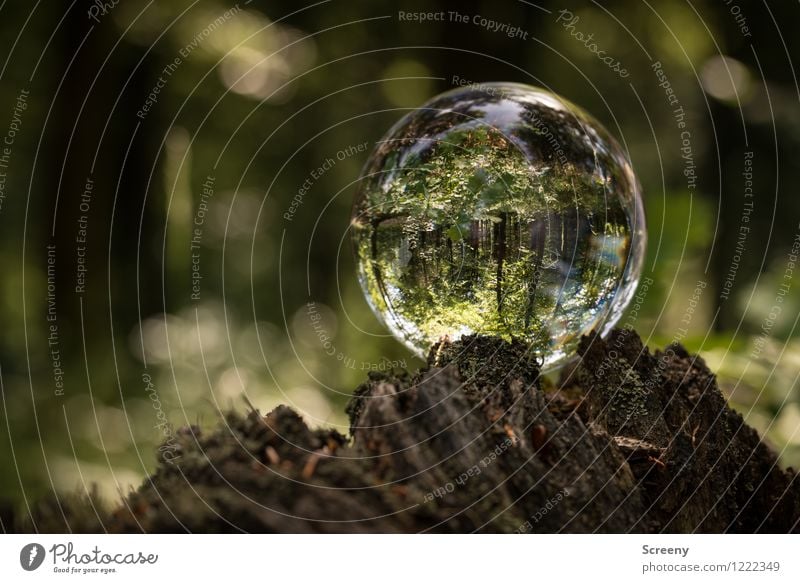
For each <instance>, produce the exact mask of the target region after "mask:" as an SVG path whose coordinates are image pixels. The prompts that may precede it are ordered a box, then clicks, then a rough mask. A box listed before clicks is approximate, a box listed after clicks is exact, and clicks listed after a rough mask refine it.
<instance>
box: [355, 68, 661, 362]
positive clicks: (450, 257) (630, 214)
mask: <svg viewBox="0 0 800 583" xmlns="http://www.w3.org/2000/svg"><path fill="white" fill-rule="evenodd" d="M351 226H352V229H353V230H352V236H353V241H354V246H355V253H356V257H357V262H358V273H359V281H360V283H361V286H362V288H363V290H364V293H365V294H366V298H367V301H368V302H369V304H370V306H371V307H372V309H373V310H374V311H375V313H376V314H377V316H378V317H379V318H380V319H381V320H382V321H383V322H384V324H385V325H386V326H387V327H388V328H389V329H390V330H391V331H392V333H393V334H394V335H395V336H396V337H397V338H398V339H399V340H401V341H402V342H404V343H405V344H406V345H407V346H408V347H409V348H410V349H411V350H413V351H414V352H416V353H417V354H418V355H420V356H423V355H424V354H426V353H427V351H428V350H429V349H430V347H431V345H432V344H434V343H435V342H437V341H439V340H440V339H443V338H449V339H450V340H456V339H458V338H460V337H461V336H464V335H468V334H481V335H489V336H499V337H502V338H504V339H506V340H511V339H519V340H522V341H525V342H527V343H529V345H530V346H531V349H532V351H533V352H534V353H536V354H537V355H538V357H539V358H540V361H541V362H543V368H544V369H548V368H552V367H554V366H555V365H557V364H558V363H560V362H562V361H563V360H564V359H565V358H568V357H570V356H572V355H573V354H574V353H575V350H576V348H577V345H578V342H579V340H580V338H581V336H582V335H584V334H586V333H588V332H590V331H592V330H597V331H599V332H600V333H601V334H604V333H606V332H608V331H609V330H610V329H611V328H612V326H613V325H614V323H615V322H616V321H617V320H618V319H619V317H620V316H621V314H622V311H623V310H624V309H625V306H626V305H627V304H628V302H629V301H630V300H631V298H632V296H633V293H634V291H635V288H636V284H637V281H638V278H639V274H640V272H641V267H642V259H643V256H644V247H645V238H646V234H645V224H644V212H643V209H642V201H641V194H640V187H639V186H638V181H637V179H636V177H635V176H634V173H633V170H632V168H631V164H630V161H629V160H628V158H627V156H626V155H625V153H624V152H623V151H622V149H621V148H620V146H619V145H618V144H617V142H616V141H615V140H614V139H613V138H612V137H611V136H610V135H609V134H608V132H607V131H606V130H605V129H604V128H603V127H602V126H601V125H600V124H599V123H598V122H597V121H596V120H594V119H593V118H592V117H590V116H589V115H588V114H587V113H585V112H584V111H583V110H581V109H580V108H578V107H577V106H575V105H573V104H571V103H569V102H568V101H566V100H564V99H562V98H561V97H559V96H557V95H555V94H553V93H550V92H549V91H545V90H543V89H540V88H536V87H530V86H527V85H521V84H516V83H484V84H480V85H476V86H469V87H464V88H460V89H455V90H453V91H448V92H447V93H443V94H441V95H439V96H437V97H434V98H433V99H431V100H430V101H429V102H427V103H426V104H425V105H423V106H422V107H420V108H418V109H415V110H414V111H412V112H410V113H409V114H407V115H406V116H405V117H403V118H402V119H401V120H400V121H399V122H397V123H396V124H395V125H394V127H392V128H391V129H390V130H389V132H388V133H387V134H386V136H385V137H384V138H383V139H382V140H381V141H380V142H378V145H377V147H376V148H375V150H374V152H372V154H371V156H370V158H369V160H368V161H367V163H366V165H365V167H364V170H363V173H362V177H361V181H360V184H359V191H358V193H357V195H356V199H355V203H354V205H353V216H352V223H351Z"/></svg>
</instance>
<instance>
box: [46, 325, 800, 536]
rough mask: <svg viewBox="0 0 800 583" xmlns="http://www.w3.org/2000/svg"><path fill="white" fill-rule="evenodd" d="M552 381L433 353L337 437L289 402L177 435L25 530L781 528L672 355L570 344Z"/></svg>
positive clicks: (702, 394)
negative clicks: (153, 462)
mask: <svg viewBox="0 0 800 583" xmlns="http://www.w3.org/2000/svg"><path fill="white" fill-rule="evenodd" d="M580 353H581V355H582V358H581V359H579V360H578V361H576V363H575V364H574V365H572V366H571V367H569V368H568V369H567V370H565V371H563V373H562V376H561V382H560V383H559V386H551V385H552V383H549V384H548V383H547V382H546V379H541V378H540V377H539V374H538V370H537V366H536V363H535V362H532V361H531V359H530V357H529V355H528V354H527V352H526V349H525V347H524V346H523V345H521V344H514V343H512V344H509V343H504V342H502V341H499V340H495V339H489V338H481V337H472V338H467V339H465V340H463V341H460V342H456V343H454V344H446V345H438V346H436V347H434V348H433V349H432V351H431V356H430V358H429V365H428V367H427V368H426V369H424V370H422V371H420V372H418V373H417V374H414V375H408V374H400V375H396V376H393V375H384V374H372V375H370V377H369V380H368V381H367V382H366V383H365V384H363V385H362V386H360V387H359V388H358V390H357V391H356V393H355V395H354V397H353V399H352V401H351V402H350V404H349V406H348V413H349V415H350V420H351V435H350V436H349V437H346V436H344V435H341V434H339V433H337V432H335V431H327V430H314V431H312V430H309V429H308V427H307V426H306V425H305V424H304V422H303V421H302V420H301V418H300V417H299V416H298V415H297V414H296V413H295V412H294V411H292V410H291V409H289V408H287V407H278V408H277V409H275V410H274V411H272V412H271V413H269V414H268V415H267V416H266V417H262V416H261V415H259V414H257V413H255V412H253V413H251V414H250V415H249V416H245V417H243V416H241V415H237V414H231V415H229V416H228V417H227V420H226V421H227V423H226V424H224V425H222V426H221V427H220V428H218V429H217V430H216V431H214V432H213V433H211V434H208V435H206V434H203V433H201V432H200V431H199V430H197V429H195V428H185V429H183V430H181V431H179V432H178V441H179V445H180V451H179V454H180V458H179V459H178V461H177V462H175V463H166V462H162V463H160V464H159V466H158V469H157V471H156V472H155V474H154V475H153V476H151V477H150V478H148V479H147V480H146V481H145V482H144V483H143V484H142V485H141V487H140V488H139V489H138V490H137V491H136V492H133V493H131V494H130V495H128V496H127V497H126V498H125V500H124V504H122V505H121V506H120V507H119V508H117V509H116V510H115V511H113V512H111V513H107V514H104V513H102V512H100V511H99V509H97V508H96V505H94V506H93V505H92V504H91V503H92V502H93V501H91V500H86V499H84V500H82V501H75V500H73V501H71V502H69V503H64V502H63V501H62V503H61V504H60V505H57V504H56V503H55V502H52V501H51V503H49V504H43V505H42V506H40V508H39V510H38V511H37V513H36V515H35V516H34V521H35V522H36V523H37V524H36V526H35V528H37V529H39V530H59V531H61V530H65V528H66V527H65V524H64V519H63V518H62V516H63V515H66V517H67V521H69V522H70V528H71V529H72V530H73V531H102V530H104V529H105V530H108V531H110V532H140V531H147V532H185V531H191V532H218V531H234V532H236V531H246V532H265V531H266V532H420V531H426V532H473V531H479V532H791V531H795V532H796V531H798V520H800V483H798V481H797V480H796V479H795V477H796V474H795V472H794V471H793V470H783V469H781V468H780V467H779V466H778V464H777V460H776V456H775V455H774V454H773V453H772V452H771V451H770V450H769V448H768V447H767V446H765V445H764V444H763V443H762V442H761V440H760V438H759V436H758V434H757V433H756V432H755V431H754V430H753V429H752V428H750V427H748V426H747V425H745V424H744V422H743V420H742V417H741V416H740V415H739V414H738V413H736V412H734V411H732V410H731V409H730V408H729V407H728V406H727V404H726V402H725V399H724V397H723V395H722V394H721V392H720V390H719V388H718V387H717V384H716V380H715V377H714V375H713V374H712V373H711V372H710V371H709V370H708V368H707V367H706V365H705V364H704V362H703V361H702V360H701V359H700V358H699V357H695V356H691V355H689V354H688V353H687V352H686V350H684V349H683V348H682V347H681V346H680V345H671V346H669V347H668V348H667V349H666V350H665V351H663V352H656V353H655V354H651V353H650V352H649V351H648V350H647V349H646V348H644V347H643V346H642V343H641V340H640V339H639V337H638V336H637V335H636V334H635V333H633V332H628V331H623V330H616V331H614V332H612V334H611V335H610V336H609V337H608V339H606V340H602V339H600V338H599V337H586V338H584V339H583V341H582V344H581V347H580Z"/></svg>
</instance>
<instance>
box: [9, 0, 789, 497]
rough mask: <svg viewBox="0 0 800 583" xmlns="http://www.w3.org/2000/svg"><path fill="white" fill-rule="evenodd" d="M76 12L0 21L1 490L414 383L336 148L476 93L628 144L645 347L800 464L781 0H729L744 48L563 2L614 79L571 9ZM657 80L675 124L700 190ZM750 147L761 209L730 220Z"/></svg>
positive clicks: (336, 411) (99, 477)
mask: <svg viewBox="0 0 800 583" xmlns="http://www.w3.org/2000/svg"><path fill="white" fill-rule="evenodd" d="M91 4H92V3H89V2H85V3H77V4H73V5H72V6H73V8H72V9H71V10H69V11H66V10H67V8H66V5H62V4H56V3H47V4H45V3H39V4H36V5H33V4H30V3H26V2H21V1H20V0H17V1H12V2H9V3H5V4H4V8H3V16H4V18H1V19H0V30H2V33H3V34H2V39H3V40H2V41H0V42H2V44H3V49H4V50H3V54H5V55H6V57H7V58H6V60H5V66H4V68H3V69H2V75H3V77H2V85H0V138H1V137H3V136H4V135H5V134H6V130H7V128H8V127H9V124H11V123H12V121H13V119H14V115H15V111H18V110H19V107H16V106H17V105H18V104H19V99H20V94H21V92H22V91H27V92H29V95H28V97H27V100H26V107H25V109H24V110H23V111H22V112H21V116H18V117H20V118H21V125H20V124H18V125H19V131H17V132H16V134H15V137H14V140H13V148H12V152H11V155H10V160H9V163H8V165H7V168H3V172H4V176H3V178H4V179H5V182H4V189H3V191H2V192H3V193H4V198H3V201H2V207H0V225H2V228H1V229H0V241H2V246H0V265H2V266H3V268H4V271H3V277H2V279H1V280H0V302H1V304H0V310H1V311H0V314H2V315H1V316H0V318H2V323H3V326H2V332H0V367H2V420H3V425H5V426H6V428H5V430H3V431H0V452H2V454H1V455H0V463H1V464H2V471H0V493H1V494H2V498H3V499H5V500H8V501H9V502H11V503H13V504H19V503H20V501H22V500H23V499H26V500H31V499H33V498H35V497H38V496H40V495H42V494H43V493H44V492H46V491H47V490H50V489H52V488H56V489H59V490H71V489H75V488H79V489H83V488H85V487H87V486H88V485H89V484H90V483H91V482H98V483H99V484H100V485H101V487H102V491H103V493H104V494H105V495H106V497H115V496H116V492H118V491H124V490H125V489H127V488H129V487H131V486H132V485H135V484H136V483H137V482H138V481H139V480H140V479H141V478H142V477H143V476H144V475H145V474H146V473H147V472H148V470H150V469H151V468H152V467H153V465H154V463H155V458H154V453H155V452H156V447H157V444H158V443H159V442H160V441H161V440H162V438H164V437H165V435H166V436H167V437H168V434H169V432H170V431H174V428H176V427H180V426H183V425H186V424H199V425H201V426H208V425H211V424H214V423H215V422H217V421H218V420H219V418H220V414H221V412H222V411H224V410H226V409H229V408H232V407H234V408H244V407H246V406H249V405H248V403H249V404H251V405H252V406H254V407H257V408H259V409H261V410H264V411H266V410H269V409H271V408H272V407H274V406H275V405H277V404H279V403H289V404H291V405H293V406H294V407H296V408H298V409H299V410H301V411H303V413H304V414H305V416H306V417H307V418H308V420H309V421H310V422H311V423H313V424H327V425H334V426H336V427H338V428H339V429H340V430H341V431H345V430H346V419H345V416H344V413H343V404H344V403H345V402H346V399H347V396H348V394H349V393H350V392H351V391H352V390H353V389H354V388H355V387H356V386H357V385H358V383H360V382H361V381H362V379H363V378H364V377H365V374H366V370H368V369H373V370H374V369H376V368H380V367H383V366H387V365H386V364H382V363H387V362H388V363H392V364H394V365H397V364H400V365H401V366H402V365H403V364H404V365H406V366H407V367H408V368H411V369H413V368H415V367H416V366H418V365H419V364H420V362H419V361H418V360H416V359H415V358H414V357H413V356H412V355H411V354H410V353H408V352H407V351H406V350H405V349H404V348H403V347H402V346H401V345H400V343H398V342H396V341H395V340H394V339H393V338H391V337H390V336H389V335H388V333H387V332H386V331H385V330H383V329H382V328H381V326H380V325H379V324H378V322H377V321H376V319H375V317H374V316H373V315H372V313H371V312H370V311H369V309H368V308H367V305H366V302H365V300H364V298H363V295H362V293H361V291H360V289H359V287H358V282H357V279H356V270H355V266H354V264H353V256H352V251H351V248H350V241H349V234H348V225H349V221H350V207H351V203H352V196H353V194H354V183H355V181H356V179H357V177H358V174H359V172H360V168H361V165H362V164H363V163H364V161H365V158H366V152H365V153H359V154H357V155H344V156H338V154H339V153H340V152H343V151H346V150H347V148H349V147H357V146H358V145H359V144H363V143H365V142H367V143H368V144H369V147H370V148H371V147H372V146H373V144H374V143H375V141H376V140H379V139H380V138H381V136H382V135H383V133H384V132H385V131H386V130H387V129H388V128H389V127H390V126H391V125H392V124H393V123H394V122H395V121H397V119H399V118H400V117H401V116H402V114H403V113H404V112H405V111H407V110H408V108H413V107H415V106H418V105H419V104H421V103H422V102H423V101H424V100H426V99H428V98H429V97H431V96H433V95H435V94H437V93H439V92H441V91H444V90H447V89H450V88H452V87H453V86H454V85H457V84H459V83H460V82H461V81H460V80H464V79H467V80H471V81H475V82H481V81H500V80H501V81H517V82H523V83H530V84H535V85H541V86H545V87H548V88H550V89H551V90H553V91H555V92H557V93H559V94H561V95H563V96H565V97H566V98H567V99H569V100H571V101H573V102H575V103H577V104H579V105H580V106H582V107H583V108H585V109H586V110H588V111H589V112H591V113H592V115H594V116H595V117H596V118H597V119H599V120H600V121H602V122H603V123H604V124H605V125H606V127H607V128H608V129H609V131H610V132H611V133H612V134H614V135H616V136H617V137H618V138H619V139H620V141H621V143H622V144H623V146H624V147H625V148H627V150H628V151H629V152H630V155H631V158H632V161H633V164H634V167H635V168H636V170H637V173H638V175H639V177H640V179H641V182H642V186H643V191H644V193H645V197H646V206H647V215H648V225H649V247H648V257H647V261H646V264H645V273H644V276H646V277H650V278H652V280H653V281H654V284H653V285H652V286H650V287H649V291H648V293H647V295H646V298H645V301H644V303H643V306H642V309H641V311H640V312H639V313H638V317H637V320H636V322H635V327H636V329H637V330H638V331H639V332H640V334H642V336H643V338H645V339H646V341H647V343H648V344H649V345H650V346H652V347H663V345H664V344H665V343H668V342H670V341H672V340H673V339H676V335H677V339H679V340H682V341H683V342H684V343H685V344H686V345H687V347H688V348H690V349H691V350H695V351H698V352H699V353H700V354H701V355H702V356H703V357H704V358H705V359H706V361H707V362H708V364H709V365H710V366H711V367H712V369H713V370H714V371H715V372H717V374H718V376H719V379H720V382H721V384H722V386H723V388H724V390H725V391H726V392H727V393H728V394H730V395H731V397H732V399H733V403H734V404H735V406H736V407H737V408H738V409H739V410H740V411H742V413H743V414H744V415H745V417H746V419H747V421H748V422H749V423H751V424H753V425H754V426H755V427H757V428H758V429H759V430H761V431H762V432H764V434H765V435H766V436H767V439H768V440H769V441H770V442H771V443H772V444H773V445H774V446H775V447H776V448H777V449H778V450H779V451H780V452H781V455H782V462H783V463H786V464H795V465H797V464H800V432H798V427H800V398H798V393H797V389H796V381H797V371H798V370H800V366H798V365H800V362H798V360H800V356H798V355H800V351H798V348H800V333H799V331H798V329H797V326H796V324H797V314H798V307H800V284H798V282H797V281H791V278H789V279H788V280H787V279H786V273H787V265H788V262H789V261H791V257H790V254H791V249H792V244H793V241H794V238H795V236H796V235H797V232H798V222H800V219H799V217H800V199H798V198H797V197H794V196H791V194H792V193H793V192H794V190H795V188H796V186H795V185H796V184H797V183H798V179H799V178H800V177H798V176H797V174H798V173H799V172H800V167H798V166H797V165H796V164H794V163H793V162H794V156H793V154H794V152H796V151H797V148H798V147H800V144H798V143H797V142H798V136H800V108H798V107H797V100H798V94H797V82H796V78H795V77H793V73H792V70H791V59H792V58H796V57H798V51H797V47H796V45H797V40H796V38H794V36H792V35H788V34H787V31H788V30H789V29H790V27H791V26H793V24H794V23H795V22H796V17H797V8H796V7H795V6H793V5H791V3H782V4H780V5H772V6H771V7H770V9H765V8H764V7H759V8H756V7H755V6H752V7H751V5H749V4H747V5H745V4H744V3H743V4H742V8H741V10H742V12H744V13H746V16H747V25H748V27H749V30H750V31H752V32H751V36H749V37H747V36H743V34H742V30H741V29H740V25H739V23H737V21H736V20H735V18H734V17H733V15H732V14H731V12H730V8H729V7H728V6H727V5H726V3H724V2H712V1H711V0H702V1H698V2H693V3H691V4H685V3H677V2H666V1H663V2H655V3H653V4H647V3H630V2H622V1H621V0H618V1H613V2H604V3H603V5H602V6H601V5H599V4H595V3H593V2H575V3H573V4H572V5H571V6H570V7H569V10H570V11H571V12H572V13H573V14H574V15H575V16H577V17H578V18H579V20H578V21H577V22H576V23H575V24H574V27H575V30H579V31H582V32H584V33H585V34H589V33H591V34H593V35H594V36H593V38H594V40H595V42H596V43H597V44H598V45H599V46H602V48H603V49H604V50H605V51H607V53H608V54H609V55H613V56H614V57H615V59H618V60H619V61H620V62H622V63H624V65H625V68H626V69H627V71H629V72H630V76H629V77H628V78H625V79H623V78H621V77H620V76H619V75H617V74H615V73H613V72H612V71H610V70H609V68H608V67H606V66H605V65H604V64H603V62H601V61H600V60H599V59H598V58H597V55H596V54H594V53H593V52H591V51H589V50H587V47H586V45H585V43H581V42H577V41H576V37H575V36H573V35H572V34H570V31H569V30H567V29H566V28H565V27H564V22H558V21H557V19H558V17H559V13H558V11H559V10H561V9H562V6H560V5H558V6H555V5H549V4H542V6H543V7H544V8H545V9H540V8H536V7H534V6H532V5H531V4H530V3H528V2H517V1H507V2H502V3H499V2H484V1H481V2H474V3H470V5H469V6H467V5H465V4H464V3H457V2H442V1H438V0H433V1H430V0H429V1H426V2H422V1H421V0H420V1H409V2H368V1H366V0H358V1H344V0H332V1H330V2H327V3H322V4H319V5H314V4H302V3H301V4H298V3H295V2H289V1H287V0H281V1H266V0H253V1H252V2H249V3H247V4H245V3H241V2H240V3H239V4H238V5H236V7H234V6H233V5H232V4H225V3H222V2H217V1H215V0H200V1H198V2H194V1H191V2H190V1H188V0H171V1H169V2H166V1H164V2H162V1H160V0H159V1H156V2H152V3H151V2H146V1H145V0H126V2H123V3H120V4H119V5H118V6H116V7H115V8H113V9H112V10H110V11H109V12H108V13H107V14H104V15H102V16H99V17H98V18H97V22H95V21H94V20H91V19H89V18H87V10H88V9H89V6H90V5H91ZM398 10H404V11H416V10H424V11H436V10H445V11H452V10H457V11H459V12H461V13H463V14H470V15H473V14H481V15H484V16H486V17H488V18H492V19H493V20H495V21H498V22H508V23H513V24H515V25H518V26H520V27H522V28H523V29H524V30H526V31H528V32H529V37H528V39H527V40H521V39H519V38H509V37H507V36H504V35H503V34H499V33H495V32H491V31H490V30H487V29H485V28H481V27H478V26H475V25H473V24H470V23H467V24H454V23H448V22H427V23H421V24H420V23H412V22H403V21H400V19H398V17H397V11H398ZM548 10H549V12H548ZM65 11H66V12H65ZM779 31H781V33H782V34H781V33H779ZM653 61H660V63H661V65H662V67H663V71H664V72H665V74H666V76H667V78H668V80H669V83H670V88H671V89H672V91H673V92H674V95H675V96H677V98H678V99H679V103H680V106H681V107H682V108H683V110H684V112H685V123H686V124H687V125H686V128H687V130H688V131H689V132H690V136H691V138H690V142H691V151H692V160H693V163H694V164H696V175H697V177H698V178H697V182H696V184H694V185H693V186H690V182H689V181H688V179H687V176H686V174H685V173H684V170H685V169H686V159H685V158H683V157H682V151H681V148H682V146H683V139H682V137H681V130H680V129H679V128H678V126H677V125H676V118H675V114H674V111H673V110H674V109H675V105H673V104H670V103H669V102H668V96H667V94H666V93H665V87H664V86H660V85H659V83H660V82H661V81H660V80H659V78H658V77H657V76H656V73H655V72H654V69H653V68H652V63H653ZM156 89H158V91H156ZM15 107H16V109H15ZM745 152H753V166H752V173H753V176H754V179H753V181H754V191H755V196H754V197H753V199H752V200H753V201H754V204H753V209H752V214H749V215H748V218H747V221H746V222H743V218H742V217H743V216H744V214H745V213H744V209H745V206H744V203H745V202H746V201H747V199H746V198H744V195H743V192H744V184H743V176H742V171H743V168H744V162H743V160H744V157H745ZM327 160H331V161H332V162H331V163H330V164H328V163H326V161H327ZM89 179H91V181H92V184H93V188H92V189H91V193H90V195H89V196H88V206H86V207H83V206H82V203H84V202H86V195H87V181H88V180H89ZM82 197H84V198H82ZM297 197H299V199H298V198H297ZM298 200H299V202H298ZM291 209H294V210H293V211H292V210H291ZM287 213H289V215H288V216H290V217H291V218H290V219H287V218H286V216H287ZM201 214H202V216H201ZM81 217H86V239H87V241H86V243H85V245H84V247H85V249H84V251H85V257H83V258H79V253H78V252H79V250H80V248H81V245H82V243H80V242H78V241H76V237H78V232H79V230H80V221H81ZM197 220H202V224H201V225H200V234H199V236H198V234H197V232H196V231H195V229H196V228H197V227H198V224H197V222H196V221H197ZM743 225H746V226H747V227H748V228H749V231H747V236H746V240H745V243H744V252H742V253H739V254H737V253H736V245H737V241H739V237H740V235H741V233H742V230H741V227H742V226H743ZM193 243H196V248H195V245H193ZM48 245H55V249H56V252H55V253H56V254H55V269H54V270H53V272H52V273H51V275H52V278H51V279H52V281H48V263H47V257H48V256H47V246H48ZM195 253H196V254H197V257H195V255H194V254H195ZM735 256H738V257H739V259H738V260H735V259H734V257H735ZM80 259H83V260H84V261H85V263H83V265H85V267H86V273H85V278H86V283H85V289H84V290H83V291H81V292H76V291H75V288H76V285H77V282H78V281H79V280H78V277H79V273H78V266H79V265H80V264H81V262H80ZM195 259H196V260H197V261H196V262H195ZM734 264H735V265H736V269H735V276H734V281H733V284H732V287H731V290H732V291H731V293H730V296H729V297H728V298H727V299H723V298H722V297H721V292H722V290H723V289H724V285H725V281H726V278H729V277H730V273H731V269H732V265H734ZM193 266H196V268H195V269H194V270H193ZM193 273H194V274H195V277H194V279H193ZM197 274H200V278H198V277H197ZM698 281H702V282H705V283H706V284H707V287H706V288H704V291H703V293H702V294H701V296H700V298H699V301H697V302H696V306H691V308H692V310H691V314H690V317H689V318H688V321H687V314H689V311H688V310H689V308H690V302H691V298H692V295H693V293H694V290H695V288H696V287H697V283H698ZM787 282H788V283H789V284H790V286H789V289H788V291H787V293H786V294H785V296H780V297H782V298H783V299H782V300H781V301H780V305H781V308H782V309H781V312H780V314H779V315H777V316H776V317H775V319H774V320H775V321H774V323H773V324H771V325H770V330H769V334H768V336H766V337H763V339H762V342H761V344H757V339H758V337H759V335H761V332H762V329H763V327H764V322H765V321H769V320H770V314H771V313H772V312H774V306H775V305H776V297H779V296H778V294H779V289H780V286H781V285H782V284H784V283H787ZM48 283H51V284H52V285H53V286H54V290H55V296H54V298H55V300H54V301H55V310H56V313H57V318H56V321H55V322H51V321H49V320H48V319H47V316H48V303H47V302H48ZM193 286H198V287H196V288H195V287H193ZM192 294H196V299H193V298H192ZM314 314H318V316H315V315H314ZM54 323H55V324H56V325H57V344H55V345H54V344H52V342H50V341H49V339H51V335H52V330H51V328H50V326H51V325H52V324H54ZM678 331H682V332H678ZM758 346H760V349H758V350H756V347H758ZM54 348H57V349H58V351H59V356H58V358H59V364H60V365H61V366H60V368H61V369H63V378H64V389H63V394H57V388H56V386H55V384H54V383H55V378H54V373H53V365H54V361H53V353H52V351H53V349H54ZM754 351H755V352H754ZM144 375H149V377H146V378H150V379H151V382H152V385H153V387H151V389H149V390H148V383H147V382H145V377H144ZM154 395H155V398H154ZM159 411H162V412H163V415H164V416H165V417H166V419H168V421H169V423H168V424H167V425H163V424H162V422H161V421H160V417H159Z"/></svg>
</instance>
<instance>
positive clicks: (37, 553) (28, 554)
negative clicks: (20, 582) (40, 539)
mask: <svg viewBox="0 0 800 583" xmlns="http://www.w3.org/2000/svg"><path fill="white" fill-rule="evenodd" d="M44 555H45V552H44V547H43V546H42V545H40V544H39V543H30V544H27V545H25V546H24V547H22V550H21V551H20V552H19V564H20V565H22V568H23V569H25V570H26V571H35V570H36V569H38V568H39V567H41V566H42V563H43V562H44Z"/></svg>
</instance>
